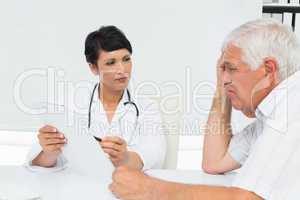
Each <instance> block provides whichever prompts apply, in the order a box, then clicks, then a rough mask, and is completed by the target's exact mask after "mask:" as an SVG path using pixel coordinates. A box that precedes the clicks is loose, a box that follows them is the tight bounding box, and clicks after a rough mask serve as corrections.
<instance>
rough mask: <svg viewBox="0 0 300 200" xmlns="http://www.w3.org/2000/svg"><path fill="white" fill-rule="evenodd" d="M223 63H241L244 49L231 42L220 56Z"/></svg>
mask: <svg viewBox="0 0 300 200" xmlns="http://www.w3.org/2000/svg"><path fill="white" fill-rule="evenodd" d="M220 61H221V63H240V62H242V49H241V48H239V47H237V46H235V45H233V44H229V45H227V46H226V48H224V49H223V50H222V54H221V57H220Z"/></svg>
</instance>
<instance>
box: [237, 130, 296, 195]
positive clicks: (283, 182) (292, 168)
mask: <svg viewBox="0 0 300 200" xmlns="http://www.w3.org/2000/svg"><path fill="white" fill-rule="evenodd" d="M299 128H300V125H298V124H295V125H289V127H288V131H287V132H285V133H282V132H278V131H277V130H276V129H273V128H271V127H266V130H264V133H263V134H262V135H261V136H260V137H259V138H258V140H257V142H256V143H255V145H254V146H253V150H252V151H251V154H250V155H249V158H248V159H247V161H246V162H245V164H244V166H243V167H242V168H241V170H240V172H239V173H238V174H237V176H236V178H235V179H234V181H233V183H232V186H233V187H238V188H242V189H245V190H247V191H251V192H254V193H256V194H257V195H259V196H261V197H262V198H264V199H271V200H272V199H289V198H287V195H289V193H290V190H291V188H293V187H295V185H297V184H298V185H299V178H300V176H299V168H300V159H299V158H300V135H299Z"/></svg>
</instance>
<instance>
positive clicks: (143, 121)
mask: <svg viewBox="0 0 300 200" xmlns="http://www.w3.org/2000/svg"><path fill="white" fill-rule="evenodd" d="M136 131H137V133H136V135H137V141H136V143H135V145H133V146H131V147H129V150H131V151H134V152H136V153H137V154H138V155H139V156H140V158H141V159H142V161H143V164H144V167H143V170H148V169H155V168H156V169H158V168H162V166H163V164H164V161H165V156H166V139H165V134H164V131H163V126H162V118H161V113H160V111H159V108H158V105H157V103H156V102H152V103H151V104H150V105H148V106H147V107H146V109H145V110H144V111H143V114H142V115H141V116H140V119H139V123H138V127H137V130H136Z"/></svg>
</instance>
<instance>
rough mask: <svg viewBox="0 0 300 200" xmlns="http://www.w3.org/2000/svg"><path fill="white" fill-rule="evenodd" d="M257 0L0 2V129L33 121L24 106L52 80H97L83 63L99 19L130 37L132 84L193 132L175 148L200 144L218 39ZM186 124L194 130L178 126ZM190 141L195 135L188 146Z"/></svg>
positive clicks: (48, 94) (252, 13)
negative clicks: (89, 37)
mask: <svg viewBox="0 0 300 200" xmlns="http://www.w3.org/2000/svg"><path fill="white" fill-rule="evenodd" d="M261 5H262V2H261V0H251V1H249V0H239V1H236V0H222V1H205V3H204V2H202V1H174V0H165V1H159V0H152V1H140V0H132V1H99V0H90V1H71V0H66V1H58V0H52V1H50V0H49V1H37V0H27V1H17V0H11V1H8V0H7V1H2V4H1V7H0V24H1V37H0V44H1V45H0V55H1V58H0V66H1V67H0V74H1V75H2V78H1V84H0V90H1V91H2V98H0V110H1V114H2V117H1V118H0V129H2V130H35V129H36V128H37V124H38V121H37V120H36V118H35V117H33V116H32V115H30V114H28V113H27V111H26V107H27V106H28V105H31V104H32V103H34V102H36V101H39V100H45V99H47V98H48V99H49V98H50V99H51V98H53V96H55V95H53V94H56V93H57V92H58V89H59V88H58V87H61V86H63V87H64V88H63V90H64V91H66V92H70V90H69V89H67V87H68V86H70V85H71V86H73V87H76V84H77V86H78V84H80V83H85V81H91V80H96V79H95V77H92V76H91V74H90V73H89V71H88V68H87V65H86V63H85V59H84V55H83V50H84V49H83V46H84V39H85V36H86V35H87V33H88V32H90V31H93V30H95V29H97V28H99V27H100V26H101V25H109V24H114V25H117V26H119V27H120V28H121V29H122V30H123V31H124V32H125V33H126V34H127V36H128V38H129V39H130V40H131V42H132V44H133V50H134V54H133V59H134V77H133V79H132V82H131V86H132V89H133V90H137V88H138V87H141V85H142V84H144V86H143V88H142V91H143V92H145V93H147V94H158V95H159V96H161V97H162V98H164V100H165V102H166V103H165V104H164V106H165V108H166V109H168V110H172V111H174V110H175V111H176V109H177V108H178V109H179V110H178V112H177V113H175V114H178V115H179V116H180V118H179V119H180V121H179V122H178V121H175V122H173V123H174V125H176V126H177V128H181V130H182V131H180V132H181V134H182V135H191V134H192V135H197V136H193V137H189V136H182V138H181V139H182V147H181V150H186V149H188V151H190V149H197V150H199V149H200V147H201V145H200V144H201V141H202V140H201V139H200V136H199V133H201V132H200V131H199V124H203V123H204V122H205V119H206V117H207V112H208V109H209V106H210V98H211V95H212V94H213V88H214V85H213V83H214V81H215V64H216V59H217V56H218V54H219V49H220V46H221V43H222V40H223V39H224V37H225V35H226V34H227V33H228V32H229V31H230V30H231V29H232V28H234V27H236V26H237V25H239V24H241V23H243V22H245V21H247V20H250V19H255V18H257V17H260V16H261ZM49 67H51V68H49ZM32 72H34V73H39V74H40V75H36V74H35V75H30V73H32ZM67 81H68V82H67ZM18 83H20V84H19V85H18ZM60 83H65V84H63V85H60ZM145 85H147V86H145ZM151 85H152V86H151ZM153 85H155V87H156V90H154V89H153ZM60 89H62V88H60ZM59 91H62V90H59ZM66 94H68V93H66ZM172 95H173V96H172ZM197 95H199V96H200V98H198V99H197V100H195V101H194V97H195V96H197ZM201 95H202V96H201ZM66 96H67V97H68V98H70V95H69V96H68V95H66ZM60 98H61V97H60ZM72 98H73V97H72ZM66 99H67V98H66ZM60 100H65V99H60ZM177 102H179V104H177ZM22 103H24V104H25V105H26V106H25V107H24V105H23V106H22V105H21V104H22ZM170 115H174V113H171V114H170ZM190 123H191V126H195V129H194V131H191V130H189V129H188V130H183V128H184V125H186V124H190ZM189 128H190V127H189ZM237 128H238V127H237ZM194 137H196V138H199V139H194ZM191 138H193V139H191ZM192 141H193V142H194V141H197V142H195V143H194V145H189V144H190V142H192ZM188 151H182V152H181V154H180V158H184V157H186V156H185V155H186V153H187V152H188ZM191 154H193V152H192V151H191V152H190V154H189V155H191ZM194 154H197V155H198V153H195V152H194ZM189 157H190V156H189ZM198 158H200V154H199V157H198ZM192 160H193V161H195V160H196V159H194V158H192V157H191V159H190V160H188V161H182V162H181V163H183V164H181V165H180V166H179V167H182V168H185V167H187V166H191V165H192ZM197 162H198V161H197ZM199 166H200V165H199Z"/></svg>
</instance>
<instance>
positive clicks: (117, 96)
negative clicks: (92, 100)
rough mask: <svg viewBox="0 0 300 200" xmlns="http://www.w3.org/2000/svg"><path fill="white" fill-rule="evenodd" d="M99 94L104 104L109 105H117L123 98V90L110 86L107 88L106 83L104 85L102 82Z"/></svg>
mask: <svg viewBox="0 0 300 200" xmlns="http://www.w3.org/2000/svg"><path fill="white" fill-rule="evenodd" d="M98 90H99V91H98V92H99V93H98V94H99V95H100V96H99V99H100V101H101V102H102V103H103V104H107V105H115V104H118V103H119V102H120V100H121V98H122V95H123V92H124V91H123V90H120V91H116V90H112V89H110V88H107V87H106V86H105V85H103V84H102V83H100V87H99V88H98Z"/></svg>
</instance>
